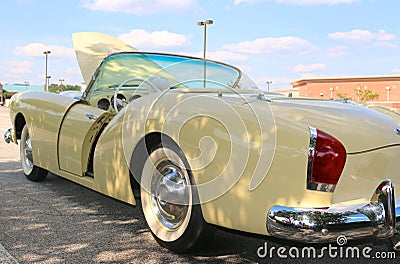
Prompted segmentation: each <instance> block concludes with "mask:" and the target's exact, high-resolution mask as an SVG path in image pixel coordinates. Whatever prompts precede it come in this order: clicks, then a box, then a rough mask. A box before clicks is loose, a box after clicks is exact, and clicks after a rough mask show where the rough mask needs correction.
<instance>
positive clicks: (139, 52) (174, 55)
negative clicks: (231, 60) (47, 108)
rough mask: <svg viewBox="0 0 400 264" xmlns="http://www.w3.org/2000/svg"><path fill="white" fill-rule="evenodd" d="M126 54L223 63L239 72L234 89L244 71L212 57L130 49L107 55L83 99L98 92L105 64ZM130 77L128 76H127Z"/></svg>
mask: <svg viewBox="0 0 400 264" xmlns="http://www.w3.org/2000/svg"><path fill="white" fill-rule="evenodd" d="M124 54H127V55H129V54H135V55H150V56H151V55H155V56H170V57H176V58H181V59H187V60H196V61H199V62H204V63H213V64H216V65H221V66H224V67H227V68H231V69H233V70H234V71H236V72H237V78H236V80H235V82H234V83H233V84H232V86H231V88H232V89H237V88H238V87H239V83H240V81H241V79H242V77H243V73H242V71H241V70H240V69H239V68H238V67H236V66H233V65H231V64H228V63H225V62H221V61H216V60H210V59H205V60H204V59H203V58H199V57H194V56H189V55H182V54H173V53H164V52H146V51H129V52H116V53H111V54H110V55H108V56H107V57H105V58H104V59H103V60H102V62H101V63H100V65H99V66H98V67H97V69H96V71H95V72H94V74H93V75H92V78H91V79H90V82H89V84H88V86H87V88H86V89H85V91H84V93H83V95H82V99H83V100H85V99H86V98H87V96H88V94H89V93H94V92H96V90H93V89H94V85H95V82H96V80H97V78H98V77H99V75H100V73H101V70H102V69H103V66H104V64H105V63H106V62H107V61H108V60H109V59H110V58H112V57H115V56H118V55H124ZM127 78H128V77H127ZM205 89H207V87H205Z"/></svg>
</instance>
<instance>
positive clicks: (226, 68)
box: [87, 52, 257, 93]
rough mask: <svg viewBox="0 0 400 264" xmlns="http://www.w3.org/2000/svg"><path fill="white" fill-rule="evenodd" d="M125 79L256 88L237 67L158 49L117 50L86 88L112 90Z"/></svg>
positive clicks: (171, 85) (187, 85)
mask: <svg viewBox="0 0 400 264" xmlns="http://www.w3.org/2000/svg"><path fill="white" fill-rule="evenodd" d="M127 79H133V80H134V81H131V82H129V83H126V85H125V84H124V86H126V87H138V86H139V85H140V84H141V83H142V82H143V81H146V82H151V83H153V84H154V83H155V84H160V83H161V84H162V86H163V89H167V88H170V89H174V88H185V89H191V88H211V89H213V88H216V89H221V88H228V89H241V88H245V89H255V88H257V87H256V85H255V84H254V83H253V82H251V81H250V79H249V78H247V77H246V78H244V77H243V76H242V73H241V71H240V70H239V69H237V68H236V67H233V66H230V65H227V64H224V63H219V62H214V61H206V62H204V60H202V59H198V58H192V57H186V56H178V55H167V54H157V53H139V52H129V53H117V54H113V55H111V56H109V57H107V58H106V59H105V60H104V61H103V63H102V64H101V66H100V67H99V68H98V70H97V71H96V76H95V79H94V80H93V81H92V82H91V83H90V84H89V86H88V90H87V93H88V92H100V91H104V90H115V89H116V88H117V87H118V86H119V85H120V84H121V83H123V82H124V81H126V80H127Z"/></svg>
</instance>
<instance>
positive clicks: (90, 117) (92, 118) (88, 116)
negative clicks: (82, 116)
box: [86, 114, 97, 120]
mask: <svg viewBox="0 0 400 264" xmlns="http://www.w3.org/2000/svg"><path fill="white" fill-rule="evenodd" d="M86 117H87V118H89V119H90V120H96V118H97V117H95V116H94V115H92V114H86Z"/></svg>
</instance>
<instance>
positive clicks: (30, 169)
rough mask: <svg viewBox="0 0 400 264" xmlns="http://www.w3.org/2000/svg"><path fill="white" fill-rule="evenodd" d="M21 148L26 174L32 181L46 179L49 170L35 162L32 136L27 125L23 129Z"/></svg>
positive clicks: (22, 162)
mask: <svg viewBox="0 0 400 264" xmlns="http://www.w3.org/2000/svg"><path fill="white" fill-rule="evenodd" d="M19 150H20V157H21V164H22V169H23V170H24V174H25V176H26V177H27V178H28V179H29V180H31V181H43V180H44V179H46V177H47V173H48V171H47V170H45V169H42V168H39V167H37V166H36V165H34V164H33V156H32V144H31V137H30V136H29V130H28V126H27V125H25V126H24V128H23V129H22V133H21V141H20V143H19Z"/></svg>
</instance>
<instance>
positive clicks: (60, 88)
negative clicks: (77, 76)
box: [49, 83, 81, 93]
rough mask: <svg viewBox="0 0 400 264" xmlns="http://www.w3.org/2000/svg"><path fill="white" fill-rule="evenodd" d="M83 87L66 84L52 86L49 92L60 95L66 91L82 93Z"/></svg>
mask: <svg viewBox="0 0 400 264" xmlns="http://www.w3.org/2000/svg"><path fill="white" fill-rule="evenodd" d="M80 90H81V87H80V86H79V85H64V84H61V85H59V84H54V83H53V84H50V85H49V92H52V93H60V92H65V91H80Z"/></svg>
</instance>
